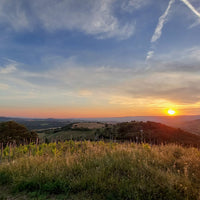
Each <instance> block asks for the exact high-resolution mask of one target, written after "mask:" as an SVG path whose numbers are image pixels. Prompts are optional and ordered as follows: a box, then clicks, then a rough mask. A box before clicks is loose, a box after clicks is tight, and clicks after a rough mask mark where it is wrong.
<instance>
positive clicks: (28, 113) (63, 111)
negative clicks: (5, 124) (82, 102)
mask: <svg viewBox="0 0 200 200" xmlns="http://www.w3.org/2000/svg"><path fill="white" fill-rule="evenodd" d="M168 109H170V108H154V109H152V108H144V109H135V110H133V109H128V108H123V107H119V108H116V107H111V108H108V107H99V108H83V107H79V108H76V109H75V108H65V107H51V108H50V107H46V108H23V107H21V108H20V107H13V108H0V116H5V117H28V118H104V117H126V116H169V115H168V114H167V111H168ZM178 115H187V113H184V112H183V111H181V110H177V109H176V114H175V116H178ZM189 115H195V114H192V113H189Z"/></svg>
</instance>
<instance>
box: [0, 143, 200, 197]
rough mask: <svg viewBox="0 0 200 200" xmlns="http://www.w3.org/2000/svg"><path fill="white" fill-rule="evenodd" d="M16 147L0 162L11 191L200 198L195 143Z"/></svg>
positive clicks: (199, 159)
mask: <svg viewBox="0 0 200 200" xmlns="http://www.w3.org/2000/svg"><path fill="white" fill-rule="evenodd" d="M19 148H21V149H20V151H19V152H20V153H18V154H17V153H15V157H13V159H12V160H11V159H9V161H8V159H6V157H4V159H3V160H2V162H1V164H0V184H1V185H3V186H6V185H7V186H8V187H9V188H10V189H11V190H12V192H17V193H20V192H24V191H25V192H27V193H29V194H30V195H33V194H34V195H36V196H40V195H44V194H45V195H54V196H55V195H60V194H62V195H63V197H64V198H65V199H68V198H69V199H72V197H73V198H75V199H76V198H77V199H130V200H131V199H140V200H146V199H147V200H148V199H149V200H150V199H151V200H154V199H155V200H157V199H166V200H171V199H176V200H179V199H180V200H184V199H187V200H193V199H194V200H199V199H200V151H199V150H198V149H196V148H183V147H181V146H177V145H166V146H163V145H160V146H152V147H151V146H149V145H148V144H134V143H123V144H117V143H104V142H73V141H69V142H65V143H58V144H55V143H50V144H48V145H47V144H42V145H39V146H38V147H37V149H35V147H34V145H33V146H32V149H31V154H30V151H23V150H22V149H23V148H26V147H19ZM27 148H29V147H27Z"/></svg>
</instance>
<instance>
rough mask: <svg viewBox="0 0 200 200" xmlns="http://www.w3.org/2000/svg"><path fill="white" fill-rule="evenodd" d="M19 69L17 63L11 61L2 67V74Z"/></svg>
mask: <svg viewBox="0 0 200 200" xmlns="http://www.w3.org/2000/svg"><path fill="white" fill-rule="evenodd" d="M16 70H17V68H16V65H15V64H13V63H11V64H8V65H7V66H5V67H0V74H10V73H13V72H15V71H16Z"/></svg>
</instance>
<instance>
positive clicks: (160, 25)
mask: <svg viewBox="0 0 200 200" xmlns="http://www.w3.org/2000/svg"><path fill="white" fill-rule="evenodd" d="M174 1H175V0H170V1H169V4H168V7H167V9H166V10H165V12H164V13H163V15H162V16H160V18H159V21H158V25H157V27H156V29H155V32H154V34H153V36H152V38H151V42H152V43H153V42H155V41H157V40H158V39H159V38H160V36H161V35H162V29H163V26H164V24H165V22H166V21H167V15H168V13H169V10H170V8H171V6H172V4H173V3H174Z"/></svg>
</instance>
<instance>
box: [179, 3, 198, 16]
mask: <svg viewBox="0 0 200 200" xmlns="http://www.w3.org/2000/svg"><path fill="white" fill-rule="evenodd" d="M180 1H182V2H183V3H184V4H185V5H186V6H187V7H188V8H189V9H190V10H191V11H192V12H193V13H194V14H195V15H196V16H197V17H199V18H200V13H199V12H198V11H197V10H196V9H195V7H194V6H193V5H192V4H191V3H190V2H189V1H188V0H180Z"/></svg>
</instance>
